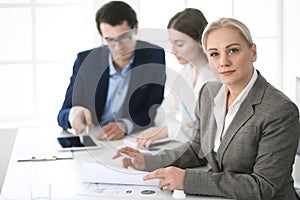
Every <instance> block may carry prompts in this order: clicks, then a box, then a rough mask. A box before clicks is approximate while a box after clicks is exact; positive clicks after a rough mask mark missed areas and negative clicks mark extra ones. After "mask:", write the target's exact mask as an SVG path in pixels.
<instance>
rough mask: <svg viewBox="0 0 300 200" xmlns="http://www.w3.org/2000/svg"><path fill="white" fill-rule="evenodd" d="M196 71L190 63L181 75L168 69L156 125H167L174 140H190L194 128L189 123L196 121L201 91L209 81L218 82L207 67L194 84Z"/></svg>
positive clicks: (202, 69)
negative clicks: (196, 109) (196, 106)
mask: <svg viewBox="0 0 300 200" xmlns="http://www.w3.org/2000/svg"><path fill="white" fill-rule="evenodd" d="M196 70H198V69H196V68H195V67H194V66H193V65H192V64H190V63H189V64H186V65H184V67H183V69H182V70H181V71H180V72H179V73H177V72H175V71H174V70H171V69H168V68H167V81H166V89H165V98H164V100H163V102H162V104H161V106H160V107H159V108H158V110H157V115H156V117H155V125H156V126H165V125H167V126H168V134H169V137H170V138H172V139H177V140H180V141H183V140H184V141H187V140H188V139H189V138H190V136H191V135H192V128H189V127H188V126H187V122H191V118H192V119H193V121H194V120H195V113H194V111H195V105H196V101H197V99H198V94H199V91H200V89H201V88H202V86H203V85H204V83H206V82H207V81H214V80H216V78H215V76H214V74H213V72H212V71H211V68H210V66H209V65H206V66H205V67H203V68H201V70H200V72H199V75H198V79H197V81H196V83H193V82H194V80H195V76H196V75H197V73H196V72H197V71H196ZM179 133H180V134H179ZM182 133H183V134H182Z"/></svg>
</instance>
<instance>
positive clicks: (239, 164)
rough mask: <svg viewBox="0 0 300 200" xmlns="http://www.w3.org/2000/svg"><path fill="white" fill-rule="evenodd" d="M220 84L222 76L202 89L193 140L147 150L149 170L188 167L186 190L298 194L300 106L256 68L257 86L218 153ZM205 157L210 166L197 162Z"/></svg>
mask: <svg viewBox="0 0 300 200" xmlns="http://www.w3.org/2000/svg"><path fill="white" fill-rule="evenodd" d="M220 87H221V83H219V82H209V83H207V84H206V85H205V86H204V87H203V88H202V90H201V91H200V93H199V101H198V105H197V108H196V111H195V112H196V118H197V119H196V122H195V124H194V138H192V139H191V141H190V143H189V144H184V145H182V146H180V147H179V148H176V149H172V150H165V151H162V152H160V153H159V154H157V155H153V156H151V155H145V161H146V166H147V169H146V170H148V171H152V170H154V169H156V168H159V167H163V166H164V167H165V166H177V167H180V168H184V169H186V173H185V177H184V191H185V193H187V194H199V195H208V196H221V197H226V198H234V199H243V200H245V199H249V200H254V199H255V200H259V199H278V200H279V199H280V200H285V199H286V200H296V199H297V197H296V193H295V190H294V186H293V183H294V181H293V178H292V176H291V173H292V166H293V163H294V159H295V153H296V150H297V144H298V138H299V135H300V125H299V112H298V109H297V106H296V105H295V104H294V103H292V102H291V101H290V100H289V99H288V98H287V97H286V96H285V95H284V94H283V93H282V92H280V91H279V90H277V89H275V88H274V87H273V86H272V85H270V84H269V83H268V82H267V81H266V80H265V79H264V78H263V77H262V76H261V74H260V73H259V72H258V78H257V80H256V82H255V84H254V86H253V88H252V89H251V91H250V92H249V94H248V96H247V97H246V99H245V100H244V102H243V103H242V104H241V106H240V109H239V111H238V112H237V114H236V116H235V117H234V119H233V121H232V123H231V124H230V126H229V127H228V129H227V132H226V133H225V135H224V138H223V140H222V142H221V145H220V147H219V149H218V152H216V153H214V152H213V147H214V146H213V145H214V139H215V137H214V136H215V134H216V130H217V125H216V121H215V119H214V114H213V113H214V112H213V109H214V98H215V96H216V94H217V93H218V91H219V89H220ZM207 163H208V164H209V165H210V166H211V169H210V170H209V171H204V170H201V169H199V168H198V169H197V168H195V167H199V166H201V165H205V164H207Z"/></svg>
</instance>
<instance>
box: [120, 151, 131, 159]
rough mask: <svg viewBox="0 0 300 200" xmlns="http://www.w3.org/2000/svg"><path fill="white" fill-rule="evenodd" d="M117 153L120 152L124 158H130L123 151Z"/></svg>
mask: <svg viewBox="0 0 300 200" xmlns="http://www.w3.org/2000/svg"><path fill="white" fill-rule="evenodd" d="M119 154H120V155H121V156H123V157H124V158H129V159H131V157H130V156H129V155H127V154H125V153H122V152H120V153H119Z"/></svg>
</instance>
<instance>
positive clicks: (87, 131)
mask: <svg viewBox="0 0 300 200" xmlns="http://www.w3.org/2000/svg"><path fill="white" fill-rule="evenodd" d="M89 132H90V126H89V125H86V128H85V133H86V134H89Z"/></svg>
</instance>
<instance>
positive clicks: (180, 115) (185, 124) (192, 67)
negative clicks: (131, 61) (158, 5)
mask: <svg viewBox="0 0 300 200" xmlns="http://www.w3.org/2000/svg"><path fill="white" fill-rule="evenodd" d="M206 25H207V20H206V18H205V16H204V15H203V13H202V12H201V11H200V10H198V9H194V8H186V9H184V10H183V11H181V12H178V13H177V14H176V15H175V16H173V17H172V18H171V19H170V21H169V23H168V26H167V28H168V34H169V40H170V42H171V44H172V53H173V54H174V56H175V57H176V58H177V60H178V63H179V64H181V65H184V67H183V69H182V70H181V71H180V72H179V73H178V75H177V73H175V72H174V71H170V73H169V72H168V71H167V77H169V76H173V75H177V76H178V77H177V78H176V80H175V82H174V85H172V88H168V89H170V90H171V91H170V93H169V94H168V96H167V97H166V98H165V99H164V100H163V103H162V105H161V106H160V107H159V109H158V112H157V115H156V117H155V126H154V127H150V128H148V129H146V130H145V131H143V132H141V133H140V135H139V136H138V137H137V139H136V141H137V146H138V147H146V148H148V147H149V146H150V145H151V143H152V142H153V141H156V140H159V139H162V138H166V137H170V138H176V139H177V140H180V141H186V140H188V139H189V138H190V137H191V135H192V126H193V121H194V120H195V115H194V110H195V102H196V100H197V97H198V93H199V91H200V89H201V88H202V86H203V85H204V83H205V82H207V81H211V80H215V77H214V75H213V72H212V71H211V68H210V66H209V64H208V61H207V57H206V55H205V54H204V52H203V49H202V45H201V37H202V33H203V30H204V28H205V27H206ZM167 83H168V78H167ZM167 85H168V84H166V87H167Z"/></svg>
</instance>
